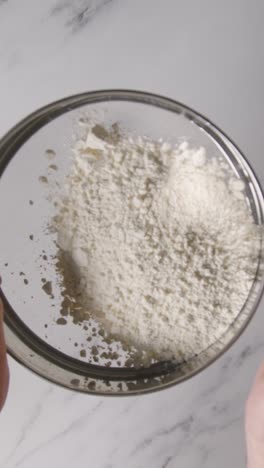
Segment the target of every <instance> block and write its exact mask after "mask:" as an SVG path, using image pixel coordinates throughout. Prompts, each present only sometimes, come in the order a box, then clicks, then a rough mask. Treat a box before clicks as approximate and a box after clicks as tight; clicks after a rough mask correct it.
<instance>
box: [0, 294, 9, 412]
mask: <svg viewBox="0 0 264 468" xmlns="http://www.w3.org/2000/svg"><path fill="white" fill-rule="evenodd" d="M3 319H4V307H3V303H2V301H1V299H0V410H1V409H2V408H3V406H4V404H5V401H6V396H7V392H8V384H9V370H8V364H7V357H6V344H5V337H4V328H3Z"/></svg>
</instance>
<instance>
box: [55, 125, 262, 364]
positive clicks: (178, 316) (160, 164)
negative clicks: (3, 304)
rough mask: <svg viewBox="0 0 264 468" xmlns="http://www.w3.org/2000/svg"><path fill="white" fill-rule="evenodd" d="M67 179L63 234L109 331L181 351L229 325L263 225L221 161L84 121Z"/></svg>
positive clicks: (164, 353) (85, 296) (160, 351)
mask: <svg viewBox="0 0 264 468" xmlns="http://www.w3.org/2000/svg"><path fill="white" fill-rule="evenodd" d="M66 191H67V195H66V197H65V198H63V200H61V203H60V209H59V215H58V216H57V217H56V229H57V232H58V244H59V246H60V248H61V249H62V250H63V251H66V252H67V253H68V254H69V255H70V256H71V258H72V261H73V263H74V268H75V271H76V275H77V276H78V278H79V280H80V281H79V284H80V286H79V293H80V294H81V298H82V302H83V304H84V305H85V307H87V311H89V314H90V315H92V316H93V317H95V318H96V319H97V320H98V322H99V323H100V324H102V325H103V327H104V330H105V331H106V333H108V334H109V335H110V336H115V337H117V338H118V339H120V340H121V341H123V342H124V343H127V344H130V345H135V346H136V347H138V348H139V349H144V350H148V351H150V352H154V353H155V355H156V356H159V357H160V358H161V359H169V358H172V357H173V358H176V359H188V358H190V357H191V356H193V355H194V354H196V353H199V352H200V351H202V350H203V349H205V348H207V347H208V346H210V345H211V344H212V343H213V342H215V341H216V340H217V339H218V338H219V337H220V336H221V335H222V334H223V333H224V332H225V331H226V329H227V328H228V326H229V325H230V324H231V322H232V321H233V320H234V319H235V317H236V316H237V315H238V314H239V312H240V310H241V307H242V306H243V304H244V302H245V300H246V298H247V295H248V293H249V290H250V287H251V285H252V281H253V279H254V275H255V271H256V264H257V251H258V245H259V244H258V242H259V240H258V238H259V236H258V227H257V226H256V225H255V224H254V222H253V219H252V216H251V213H250V210H249V207H248V205H247V201H246V198H245V196H244V193H243V183H242V182H241V181H240V180H238V179H236V178H235V177H234V176H233V175H232V174H231V171H230V170H229V169H228V166H227V164H226V163H225V162H224V161H220V160H219V159H213V158H209V157H208V155H206V152H205V149H204V148H194V147H191V146H189V145H188V144H187V143H186V142H184V143H182V144H180V145H178V146H171V145H170V144H168V143H166V142H162V141H159V142H154V141H151V140H149V139H147V138H138V139H132V138H131V137H129V136H126V135H122V137H120V135H119V134H118V129H117V127H115V126H114V128H113V130H112V131H111V132H107V131H106V130H105V129H103V128H102V127H100V126H99V125H96V124H94V123H91V122H90V123H87V124H86V126H85V138H82V139H80V140H79V141H77V142H76V145H75V147H74V158H73V162H72V168H71V172H70V174H69V176H68V178H67V181H66Z"/></svg>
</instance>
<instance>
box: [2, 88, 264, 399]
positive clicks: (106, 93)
mask: <svg viewBox="0 0 264 468" xmlns="http://www.w3.org/2000/svg"><path fill="white" fill-rule="evenodd" d="M110 101H129V102H137V103H142V104H146V105H152V106H154V107H159V108H161V109H164V110H167V111H171V112H173V113H177V114H182V115H183V117H185V118H187V119H188V120H190V121H191V122H194V123H195V124H196V125H198V127H200V128H201V129H204V130H206V133H207V134H209V135H210V136H211V137H212V138H213V140H214V141H215V142H216V141H218V142H220V143H219V144H220V145H221V147H222V148H223V147H225V150H226V151H227V153H228V152H230V151H233V152H237V154H238V155H239V158H240V159H242V161H243V163H244V164H245V166H246V168H247V170H248V172H249V173H250V176H251V178H252V179H253V182H254V183H255V186H256V187H255V188H256V189H257V191H258V196H259V200H258V201H259V202H260V203H261V219H262V222H264V221H263V219H264V194H263V189H262V186H261V184H260V182H259V180H258V178H257V177H256V175H255V173H254V171H253V169H252V168H251V165H250V164H249V162H248V161H247V159H246V157H245V156H244V154H243V153H242V152H241V151H240V149H239V148H238V147H237V145H235V144H234V143H233V141H232V140H231V139H230V138H229V137H228V136H227V135H226V134H225V133H224V132H223V131H222V130H221V129H220V128H219V127H217V126H216V125H215V124H213V123H212V122H211V121H210V120H209V119H208V118H207V117H205V116H203V115H202V114H200V113H199V112H197V111H195V110H193V109H192V108H190V107H188V106H186V105H185V104H182V103H181V102H179V101H175V100H173V99H171V98H168V97H163V96H160V95H158V94H153V93H148V92H145V91H137V90H127V89H106V90H97V91H89V92H84V93H80V94H75V95H71V96H67V97H64V98H62V99H59V100H57V101H53V102H51V103H50V104H47V105H45V106H43V107H41V108H39V109H37V110H36V111H35V112H33V113H31V114H29V115H28V116H27V117H25V118H24V119H23V120H21V121H20V122H18V123H17V124H16V125H15V126H13V127H12V128H11V130H9V131H8V132H7V133H6V135H5V136H4V137H3V138H2V139H1V140H0V180H1V176H2V174H3V173H4V171H5V169H6V167H7V165H8V163H9V162H10V161H11V159H12V158H13V157H15V155H16V153H17V150H19V148H20V147H21V146H22V145H23V144H24V143H25V142H26V141H27V140H28V139H29V138H30V137H31V136H32V135H33V134H34V133H36V132H37V131H38V130H39V129H40V128H42V127H43V126H45V125H46V124H47V123H48V122H50V121H51V120H53V119H56V118H57V117H59V116H60V115H62V114H65V113H67V112H70V111H72V110H74V109H76V108H80V107H82V106H85V105H88V104H95V103H99V102H110ZM219 138H220V140H219ZM225 145H229V146H225ZM230 147H231V150H230ZM252 284H253V283H252ZM263 291H264V282H263V278H262V287H261V290H260V291H259V292H258V297H257V298H256V299H255V301H254V306H253V308H252V310H251V311H250V313H249V315H248V317H247V318H245V320H244V322H243V324H242V325H241V326H240V327H239V329H238V331H236V333H235V334H234V336H233V338H232V339H230V340H229V341H228V343H227V344H225V345H224V347H223V348H222V349H221V350H220V351H219V352H218V353H216V354H215V356H213V357H212V358H210V359H208V361H207V362H206V363H204V364H203V365H200V366H198V367H197V369H195V370H193V371H191V372H190V373H189V374H188V375H184V376H181V377H178V378H175V380H172V381H170V382H167V383H164V384H160V385H159V386H157V387H153V388H152V387H151V388H146V389H136V390H134V391H128V392H117V393H114V392H110V393H107V392H106V393H104V392H98V391H87V390H82V389H81V388H75V387H72V386H70V385H68V386H67V385H65V384H63V383H61V382H59V381H57V380H56V379H53V378H51V377H50V376H48V375H47V374H46V373H44V372H40V371H38V369H37V368H34V367H33V366H32V365H29V363H28V362H25V360H23V359H22V358H21V356H19V355H18V354H17V353H16V352H15V351H14V349H12V345H10V343H8V344H7V345H8V352H9V354H10V355H11V356H12V357H13V358H15V359H16V360H17V361H18V362H19V363H20V364H22V365H23V366H25V367H27V368H29V369H30V370H32V371H33V372H35V373H37V374H38V375H40V376H42V377H43V378H45V379H46V380H49V381H51V382H54V383H56V384H58V385H61V386H62V387H64V388H65V387H66V388H70V389H72V390H76V391H78V392H84V393H89V394H91V393H92V394H95V395H113V396H114V395H118V396H121V395H132V394H133V395H135V394H142V393H149V392H153V391H159V390H161V389H164V388H168V387H171V386H174V385H176V384H178V383H180V382H183V381H185V380H188V379H189V378H191V377H193V376H195V375H197V374H198V373H200V372H201V371H202V370H204V369H206V368H207V367H209V366H210V365H211V364H213V363H214V362H215V361H216V360H217V359H219V358H220V357H221V356H222V355H223V354H224V353H225V352H226V351H227V350H229V349H230V348H231V346H232V345H233V344H234V343H235V342H236V341H237V340H238V338H239V337H240V336H241V335H242V333H243V332H244V330H245V329H246V328H247V326H248V324H249V323H250V321H251V319H252V318H253V316H254V314H255V312H256V310H257V308H258V305H259V303H260V300H261V297H262V295H263ZM250 293H251V291H250V292H249V295H250ZM0 296H1V297H2V300H3V302H4V306H5V311H6V313H5V318H4V321H5V327H6V328H7V329H9V330H10V331H11V332H12V333H13V334H14V335H15V336H16V338H17V339H18V340H21V341H22V342H23V343H24V344H25V345H26V346H28V347H29V348H30V349H31V350H33V351H34V352H36V354H41V353H40V351H41V352H43V349H44V352H43V354H41V356H42V358H44V359H45V360H46V362H47V363H48V364H53V365H55V366H58V367H59V368H60V369H63V370H64V371H67V369H68V370H71V371H72V372H75V373H76V374H78V375H80V376H86V375H87V371H88V369H89V371H90V372H89V377H92V378H93V379H99V380H100V379H104V380H107V379H109V380H110V381H114V380H117V381H120V380H122V381H126V380H127V381H130V380H135V379H138V378H140V379H146V378H148V377H151V378H153V377H155V376H160V375H162V373H166V369H167V367H166V366H165V368H159V369H158V367H156V371H155V369H153V368H152V369H151V367H149V368H148V372H147V373H146V369H145V370H143V371H141V372H139V371H138V370H135V369H127V370H126V371H125V372H122V371H124V370H125V369H124V368H123V369H121V370H120V369H117V368H116V371H117V372H115V371H114V368H108V369H107V368H105V367H103V366H97V365H93V364H87V363H83V362H80V361H78V359H75V358H72V357H70V356H68V355H66V354H64V353H62V352H60V351H58V350H56V349H55V348H53V347H52V346H51V345H49V344H48V343H45V342H44V341H43V340H41V339H40V338H39V337H38V336H37V335H35V334H34V333H33V332H32V331H31V330H30V329H29V328H28V327H27V326H26V325H25V324H24V323H23V321H22V320H21V319H20V318H19V316H18V314H16V312H15V311H14V310H13V308H12V307H11V305H10V304H9V303H8V301H7V299H6V297H5V295H4V292H3V291H2V289H0ZM244 306H245V304H244ZM244 306H243V307H242V309H241V311H240V312H239V315H240V314H241V312H242V311H243V309H244ZM235 320H236V319H235ZM23 329H27V330H26V331H27V332H28V331H29V332H30V333H29V335H28V336H27V339H26V340H25V339H22V338H23V337H24V338H25V335H24V334H23V333H21V330H22V331H23ZM30 338H31V339H30ZM32 339H33V341H32ZM35 340H37V341H36V342H37V344H38V345H39V341H43V344H44V348H43V347H41V349H40V348H39V346H35ZM45 350H48V351H49V352H48V353H46V352H45ZM51 350H52V353H51ZM203 352H205V351H203ZM62 357H63V358H62ZM70 363H72V365H73V366H74V370H73V368H72V365H70ZM180 364H182V363H180ZM176 368H177V365H176V367H175V368H174V370H175V369H176ZM84 369H85V370H84ZM103 369H106V370H105V371H103ZM157 369H158V371H157ZM167 370H168V369H167ZM91 371H92V372H91ZM93 371H95V373H93ZM102 371H103V374H104V375H103V376H102ZM113 371H114V372H113ZM97 372H99V373H100V375H97ZM170 372H171V371H170ZM170 372H169V373H170Z"/></svg>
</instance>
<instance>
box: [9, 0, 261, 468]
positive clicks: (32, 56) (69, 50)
mask: <svg viewBox="0 0 264 468" xmlns="http://www.w3.org/2000/svg"><path fill="white" fill-rule="evenodd" d="M263 14H264V3H263V2H262V0H253V1H252V0H245V1H243V2H241V1H240V0H233V1H232V2H229V1H227V0H223V1H222V2H218V1H216V0H201V1H200V2H197V1H196V0H186V1H185V2H176V1H175V0H166V2H165V1H160V0H133V1H130V0H122V1H120V0H112V1H110V0H97V1H96V0H94V1H92V0H72V1H70V0H45V2H44V1H43V2H36V1H35V0H23V2H22V1H21V0H0V84H1V86H0V102H1V112H0V134H1V135H2V134H4V133H5V132H6V131H7V130H8V129H9V128H10V127H11V126H12V125H14V124H15V123H16V122H17V121H18V120H19V119H21V118H22V117H24V116H25V115H27V114H28V113H29V112H32V111H33V110H35V109H36V108H38V107H40V106H41V105H44V104H46V103H48V102H50V101H52V100H54V99H58V98H60V97H63V96H65V95H69V94H73V93H78V92H81V91H84V90H92V89H99V88H120V87H122V88H134V89H142V90H147V91H152V92H156V93H160V94H163V95H167V96H170V97H172V98H175V99H178V100H179V101H182V102H184V103H186V104H187V105H190V106H192V107H194V108H195V109H197V110H198V111H200V112H202V113H204V114H205V115H207V116H208V117H209V118H211V119H212V121H214V122H215V123H216V124H218V125H219V126H220V127H222V128H223V130H225V131H226V132H227V134H229V135H230V136H231V137H232V138H233V139H234V140H235V141H236V143H237V144H238V145H239V146H240V147H241V149H242V151H243V152H244V153H245V154H246V156H247V157H248V159H249V160H250V162H251V164H252V165H253V167H254V168H255V170H256V172H257V174H258V176H259V178H260V179H261V180H262V181H264V165H263V161H264V160H263V142H262V140H263V138H262V126H263V125H262V120H263V119H262V114H263V110H262V108H263V89H262V88H263V81H264V66H263V60H262V57H263V50H262V49H263V40H264V30H263V26H262V18H263ZM263 307H264V305H263V302H262V303H261V304H260V306H259V309H258V312H257V314H256V316H255V317H254V319H253V320H252V322H251V323H250V325H249V327H248V328H247V330H246V331H245V332H244V334H243V335H242V337H241V338H240V339H239V340H238V342H237V343H236V344H235V345H234V346H233V347H232V348H231V349H230V350H229V351H228V352H227V353H226V354H225V355H223V356H222V357H221V358H220V359H219V360H218V361H217V362H216V363H215V364H213V365H212V366H211V367H210V368H208V369H207V370H206V371H204V372H203V373H201V374H199V375H197V376H196V377H195V378H193V379H192V380H190V381H187V382H185V383H184V384H181V385H179V386H177V387H174V388H171V389H168V390H166V391H162V392H160V393H155V394H152V395H146V396H143V397H140V398H139V397H129V398H105V399H104V398H99V397H89V396H86V395H80V394H77V393H72V392H69V391H66V390H63V389H60V388H57V387H55V386H53V385H51V384H49V383H48V382H45V381H44V380H41V379H40V378H39V377H37V376H35V375H33V374H31V373H30V372H28V371H27V370H25V369H23V368H22V367H21V366H19V365H18V364H17V363H15V362H14V361H13V360H11V359H10V369H11V384H10V394H9V398H8V401H7V404H6V406H5V408H4V410H3V412H2V414H1V416H0V431H1V450H0V468H15V467H18V468H35V467H36V466H38V467H39V468H44V467H45V468H46V467H47V466H50V467H52V468H53V466H54V467H55V466H56V468H72V467H73V466H78V467H90V466H92V467H93V468H123V467H124V466H126V467H128V468H148V467H151V468H178V467H184V468H212V467H214V468H223V466H232V467H239V468H240V467H242V466H244V465H245V448H244V433H243V417H244V403H245V400H246V396H247V393H248V391H249V388H250V385H251V382H252V379H253V376H254V374H255V371H256V369H257V367H258V365H259V363H260V362H261V360H263V359H264V340H263V324H264V319H263Z"/></svg>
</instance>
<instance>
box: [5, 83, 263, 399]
mask: <svg viewBox="0 0 264 468" xmlns="http://www.w3.org/2000/svg"><path fill="white" fill-rule="evenodd" d="M83 115H85V116H86V117H88V118H92V119H94V118H96V120H99V121H100V123H101V124H102V125H104V126H106V127H108V126H110V125H112V124H114V123H115V122H118V123H119V125H120V127H121V129H122V130H124V131H127V132H129V133H130V134H134V135H136V136H137V135H144V136H148V137H151V138H153V139H155V140H157V139H159V138H162V139H164V140H166V141H169V142H171V143H177V142H179V141H181V140H187V141H189V142H190V143H191V144H193V145H194V146H196V147H197V146H203V147H205V148H206V150H207V153H208V155H210V156H211V157H214V158H217V157H221V158H223V157H224V158H225V160H226V161H227V162H228V164H229V165H230V167H231V168H232V170H233V172H234V173H235V174H236V177H237V178H240V179H242V180H243V181H244V183H245V187H246V188H245V195H246V197H247V200H248V203H249V205H250V208H251V210H252V213H253V216H254V219H255V222H256V223H257V224H262V223H263V197H262V193H261V189H260V187H259V184H258V182H257V181H256V179H255V177H254V174H253V173H252V170H251V169H250V167H249V165H248V164H247V162H246V161H245V159H244V158H243V156H242V155H241V154H240V152H239V151H238V150H237V148H236V147H235V146H234V145H233V144H232V142H230V141H229V140H228V138H227V137H226V136H224V135H223V134H222V133H221V132H220V131H219V130H218V129H217V128H215V127H214V126H213V125H212V124H211V123H210V122H208V121H206V120H205V119H204V118H203V117H201V116H199V115H198V114H196V113H194V112H193V111H191V110H189V109H187V108H185V107H184V106H181V105H180V104H177V103H173V102H172V101H169V100H166V99H162V98H160V97H155V96H150V95H141V94H139V93H122V92H119V93H118V92H112V93H111V92H108V93H106V94H104V93H103V92H102V93H90V94H85V95H82V96H76V97H73V98H68V99H65V100H63V101H60V102H59V103H55V104H52V105H51V106H47V107H46V108H43V109H41V110H40V111H38V112H37V113H35V115H33V116H29V118H28V119H26V120H25V121H23V122H22V123H21V124H20V125H18V126H17V127H15V128H14V129H13V130H12V131H11V132H10V133H9V134H8V135H7V136H6V137H5V138H4V139H3V141H2V144H1V145H0V177H1V178H0V213H1V232H0V240H1V258H0V271H1V275H2V280H3V295H4V300H5V302H6V309H7V313H6V334H7V341H8V348H9V350H10V352H11V353H12V354H13V355H14V356H15V357H16V358H17V359H19V360H20V361H22V362H23V363H24V364H25V365H27V366H28V367H29V368H31V369H32V370H34V371H36V372H38V373H39V374H41V375H43V376H44V377H46V378H49V379H51V380H53V381H56V382H57V383H59V384H62V385H64V386H67V387H71V388H78V389H79V390H81V391H86V392H99V393H131V392H144V391H148V390H150V389H156V388H161V387H163V386H166V385H169V384H171V383H175V382H176V381H180V380H181V379H183V378H186V377H188V376H190V375H191V374H193V373H195V372H196V371H198V370H199V369H200V368H202V367H204V366H206V365H208V364H209V363H210V362H211V361H212V360H214V359H215V358H216V357H218V356H219V355H220V354H221V353H222V352H223V351H224V350H225V349H226V347H227V346H228V345H229V344H230V343H232V341H233V340H234V339H235V338H236V337H237V335H239V333H240V332H241V331H242V330H243V328H244V327H245V326H246V324H247V322H248V320H249V318H250V316H251V315H252V313H253V311H254V310H255V308H256V304H257V302H258V300H259V297H260V294H261V292H262V289H263V277H262V274H261V272H260V271H261V268H260V267H261V265H262V262H263V251H262V245H260V251H259V267H258V270H256V281H255V283H254V284H253V285H252V290H251V292H250V294H249V297H248V301H247V302H246V304H245V305H244V308H243V310H242V311H241V312H240V314H239V315H238V318H237V319H236V320H235V322H234V323H233V325H232V326H231V327H230V329H229V330H228V331H227V333H226V334H225V336H223V337H221V339H220V340H219V341H218V342H217V343H215V344H214V345H213V346H212V347H210V349H207V350H205V351H204V352H203V353H201V354H200V355H199V356H195V357H194V358H193V359H192V360H191V361H190V362H188V363H174V364H172V363H165V364H161V365H159V364H158V363H156V364H155V365H154V366H152V367H150V368H148V369H141V370H136V369H135V368H133V367H132V368H130V369H128V368H127V367H126V361H127V358H128V355H127V352H126V350H125V349H123V350H122V351H121V352H119V355H118V357H115V355H113V356H112V357H111V358H110V364H111V366H110V367H108V366H109V357H100V356H99V357H97V358H96V359H94V354H93V353H92V351H91V350H92V349H94V346H96V347H98V346H99V347H100V348H101V349H102V350H103V349H104V347H105V343H104V339H103V338H102V336H101V335H100V334H99V333H98V330H99V329H98V326H97V323H96V322H94V323H92V322H91V323H90V324H89V326H88V327H83V326H79V325H76V324H74V323H73V322H72V321H68V323H67V325H66V326H65V325H60V324H58V323H57V319H58V318H59V314H58V310H59V307H60V303H61V297H62V296H61V284H60V282H59V281H58V277H57V276H58V273H57V272H56V268H55V264H56V251H57V247H56V234H55V233H53V232H51V230H50V229H49V228H48V226H49V223H50V220H51V218H52V216H54V215H55V214H56V206H54V202H56V197H57V196H58V195H60V194H61V193H62V192H63V191H64V178H65V176H66V175H67V173H68V172H69V168H70V164H71V157H72V151H71V148H72V144H73V141H74V139H75V138H76V136H77V135H78V132H79V131H80V128H79V125H78V120H79V119H80V118H81V117H83ZM117 345H118V344H117ZM112 346H113V347H112V350H113V351H114V350H115V346H116V345H115V344H113V345H112ZM84 349H85V351H86V352H85V353H83V352H82V351H83V350H84ZM175 364H176V365H175Z"/></svg>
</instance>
